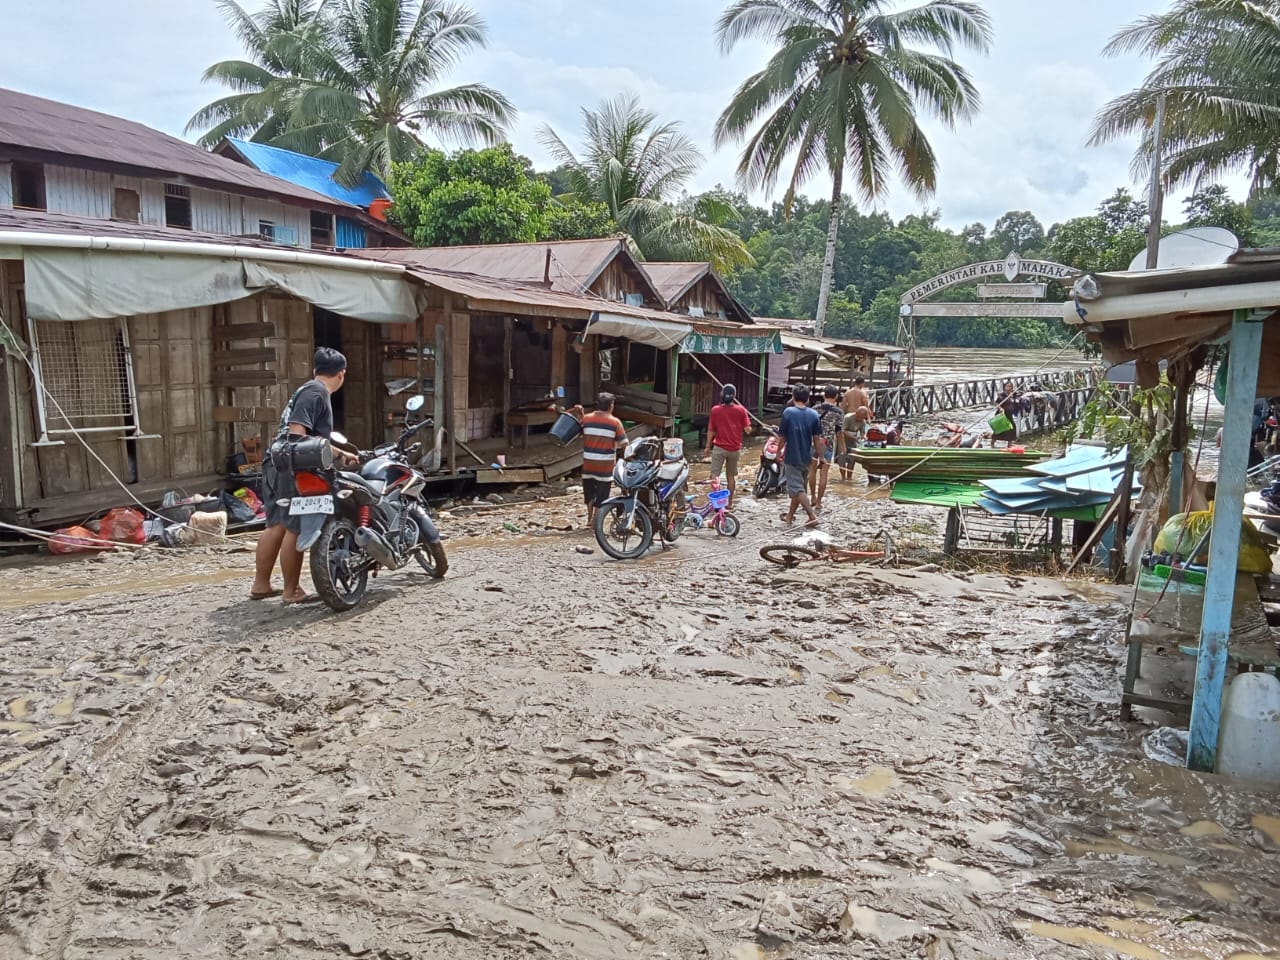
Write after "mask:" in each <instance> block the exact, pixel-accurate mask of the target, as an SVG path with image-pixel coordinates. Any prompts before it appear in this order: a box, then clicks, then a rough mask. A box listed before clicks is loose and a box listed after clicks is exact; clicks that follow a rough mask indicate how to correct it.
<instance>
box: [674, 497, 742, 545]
mask: <svg viewBox="0 0 1280 960" xmlns="http://www.w3.org/2000/svg"><path fill="white" fill-rule="evenodd" d="M697 499H698V498H697V497H696V496H694V495H692V494H686V495H685V498H684V502H685V515H684V521H683V529H684V530H701V529H702V528H703V527H710V528H711V529H712V530H714V531H715V532H716V533H718V534H720V536H722V537H736V536H737V535H738V530H739V529H740V528H741V524H740V523H738V518H737V517H735V516H734V515H733V514H732V513H730V512H729V491H728V490H721V489H720V488H719V487H714V488H713V489H712V490H711V492H710V493H708V494H707V500H706V502H705V503H702V504H699V505H696V506H695V505H694V501H695V500H697Z"/></svg>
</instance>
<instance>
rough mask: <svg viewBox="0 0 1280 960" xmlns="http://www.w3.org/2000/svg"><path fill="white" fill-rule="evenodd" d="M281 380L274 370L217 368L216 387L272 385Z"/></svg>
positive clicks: (214, 379)
mask: <svg viewBox="0 0 1280 960" xmlns="http://www.w3.org/2000/svg"><path fill="white" fill-rule="evenodd" d="M279 382H280V374H278V373H276V372H275V371H274V370H215V371H214V373H213V385H214V386H215V387H270V386H274V385H275V384H277V383H279Z"/></svg>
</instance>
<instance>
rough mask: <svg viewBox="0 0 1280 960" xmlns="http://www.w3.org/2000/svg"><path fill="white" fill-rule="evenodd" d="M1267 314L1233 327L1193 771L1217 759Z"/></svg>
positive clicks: (1195, 701) (1244, 316)
mask: <svg viewBox="0 0 1280 960" xmlns="http://www.w3.org/2000/svg"><path fill="white" fill-rule="evenodd" d="M1263 316H1264V315H1263V314H1260V313H1259V314H1254V313H1253V312H1252V311H1249V310H1237V311H1236V312H1235V319H1234V322H1233V323H1232V325H1231V339H1230V344H1231V353H1230V361H1229V366H1228V369H1227V400H1226V404H1225V414H1224V416H1223V425H1222V453H1221V455H1220V458H1219V461H1218V494H1217V499H1216V500H1215V502H1214V507H1213V533H1212V535H1211V537H1210V540H1209V571H1208V574H1207V575H1206V577H1205V585H1204V612H1203V614H1202V616H1201V620H1200V650H1199V652H1198V653H1197V655H1196V682H1195V690H1194V693H1193V695H1192V700H1191V734H1190V739H1189V741H1188V743H1187V766H1188V767H1190V768H1191V769H1192V770H1203V771H1212V770H1213V769H1214V767H1215V766H1216V764H1217V760H1218V723H1219V720H1220V719H1221V713H1222V687H1223V684H1224V681H1225V678H1226V672H1227V647H1228V645H1229V643H1230V639H1231V608H1232V604H1233V602H1234V600H1235V591H1236V561H1237V559H1238V556H1239V550H1240V517H1241V514H1242V513H1243V512H1244V486H1245V471H1246V469H1248V465H1249V439H1250V436H1251V434H1252V433H1253V404H1254V394H1256V393H1257V389H1258V353H1259V351H1260V350H1261V347H1262V322H1261V319H1262V317H1263Z"/></svg>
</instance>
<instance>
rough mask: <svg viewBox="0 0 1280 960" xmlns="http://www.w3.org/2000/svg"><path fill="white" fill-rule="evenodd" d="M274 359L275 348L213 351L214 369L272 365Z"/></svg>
mask: <svg viewBox="0 0 1280 960" xmlns="http://www.w3.org/2000/svg"><path fill="white" fill-rule="evenodd" d="M275 358H276V350H275V347H255V348H252V349H245V350H215V351H213V365H214V366H215V367H239V366H246V365H248V364H252V363H272V362H273V361H274V360H275Z"/></svg>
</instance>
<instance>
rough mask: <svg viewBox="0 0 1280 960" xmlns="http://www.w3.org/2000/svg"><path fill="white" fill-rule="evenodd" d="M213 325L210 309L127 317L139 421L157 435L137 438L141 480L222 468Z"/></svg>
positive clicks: (161, 478)
mask: <svg viewBox="0 0 1280 960" xmlns="http://www.w3.org/2000/svg"><path fill="white" fill-rule="evenodd" d="M212 327H213V308H212V307H196V308H193V309H190V310H172V311H169V312H167V313H152V314H146V315H144V316H139V317H131V318H129V337H130V340H131V342H132V346H133V370H134V381H135V383H136V384H137V391H138V413H139V416H140V425H141V427H142V432H143V433H144V434H159V436H158V437H156V438H154V439H145V440H138V441H137V444H136V445H137V459H138V482H139V483H144V482H148V481H157V480H166V479H170V478H173V479H180V478H183V477H198V476H202V475H206V474H209V473H213V472H215V471H218V470H220V469H221V468H222V464H223V458H224V457H225V453H224V452H223V451H222V450H221V445H220V444H219V442H218V434H219V430H218V427H217V424H216V423H215V422H214V419H213V406H214V394H213V387H212V385H211V384H210V381H209V370H210V360H209V355H210V352H211V350H212V343H211V340H210V337H211V331H212ZM113 442H114V443H115V444H116V445H117V446H123V444H121V443H120V441H118V440H117V441H113ZM70 445H71V444H70V443H69V444H68V446H70ZM102 485H105V484H94V485H93V486H91V487H86V488H84V489H95V488H96V487H97V486H102ZM63 492H72V491H63ZM191 492H194V491H191ZM46 495H47V494H46Z"/></svg>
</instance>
